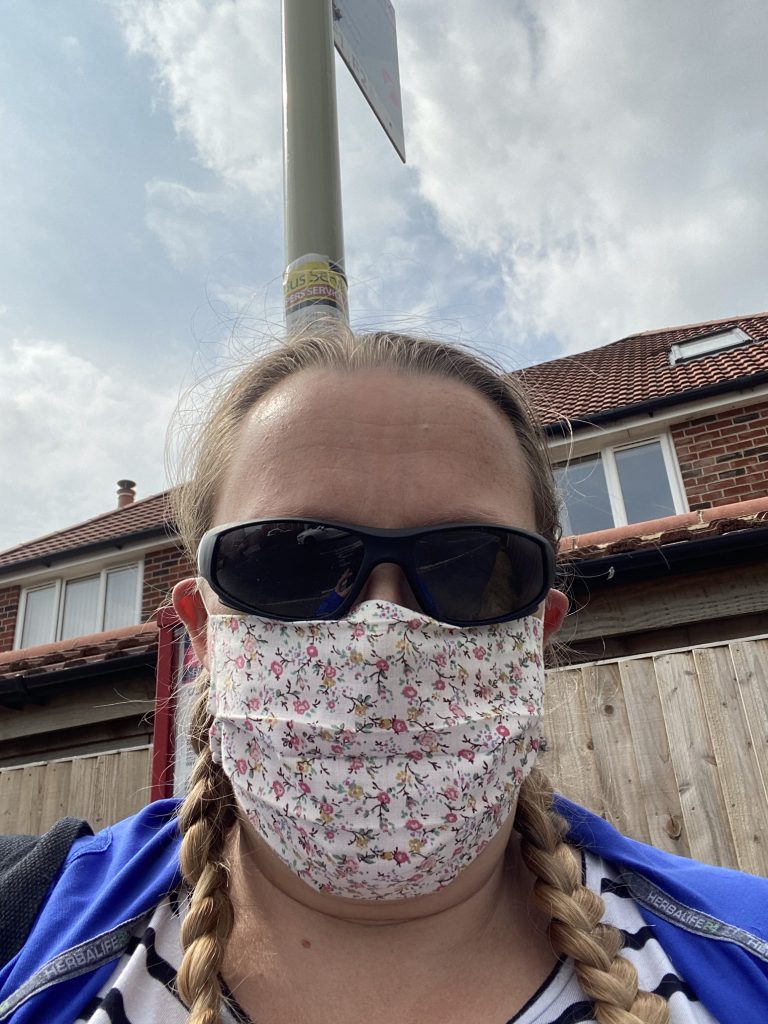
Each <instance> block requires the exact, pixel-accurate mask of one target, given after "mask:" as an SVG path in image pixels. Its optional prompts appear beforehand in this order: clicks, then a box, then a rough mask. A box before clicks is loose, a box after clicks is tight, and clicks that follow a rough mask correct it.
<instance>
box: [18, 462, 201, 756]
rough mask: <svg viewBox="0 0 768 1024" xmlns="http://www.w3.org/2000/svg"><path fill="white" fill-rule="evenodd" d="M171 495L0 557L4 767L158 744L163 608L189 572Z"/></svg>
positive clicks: (129, 490) (123, 488)
mask: <svg viewBox="0 0 768 1024" xmlns="http://www.w3.org/2000/svg"><path fill="white" fill-rule="evenodd" d="M167 520H168V515H167V503H166V495H164V494H158V495H155V496H153V497H150V498H146V499H144V500H142V501H136V500H135V491H134V485H133V483H132V482H131V481H120V490H119V491H118V507H117V508H116V509H113V510H112V511H110V512H106V513H104V514H103V515H100V516H96V517H94V518H93V519H89V520H87V521H86V522H84V523H80V524H78V525H76V526H73V527H68V528H67V529H64V530H59V531H57V532H56V533H52V534H49V535H48V536H46V537H41V538H39V539H38V540H34V541H31V542H30V543H26V544H21V545H19V546H17V547H14V548H11V549H10V550H7V551H4V552H2V553H0V738H2V743H1V744H0V768H2V767H7V766H12V765H16V764H23V763H28V762H31V761H47V760H51V759H55V758H62V757H69V756H72V755H79V754H89V753H96V752H98V751H101V750H116V749H117V750H119V749H123V748H129V747H135V746H140V745H146V744H149V743H150V742H151V739H152V712H153V710H154V699H155V669H156V662H157V655H158V627H157V624H156V621H155V616H156V612H157V610H158V607H159V606H160V605H161V604H163V603H164V602H166V601H167V598H168V595H169V592H170V589H171V587H172V586H173V584H174V583H175V582H176V581H177V580H179V579H181V578H183V577H184V576H186V575H188V574H189V566H188V564H187V562H186V559H185V557H184V555H183V554H182V552H181V551H180V549H179V547H178V544H177V542H176V540H175V538H174V536H173V533H172V531H169V528H168V525H167Z"/></svg>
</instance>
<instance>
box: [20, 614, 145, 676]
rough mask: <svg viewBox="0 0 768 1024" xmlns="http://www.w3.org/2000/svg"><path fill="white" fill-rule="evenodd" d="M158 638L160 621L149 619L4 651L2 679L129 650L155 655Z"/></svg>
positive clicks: (77, 664)
mask: <svg viewBox="0 0 768 1024" xmlns="http://www.w3.org/2000/svg"><path fill="white" fill-rule="evenodd" d="M157 638H158V628H157V624H156V623H155V622H145V623H142V624H141V625H140V626H125V627H123V628H122V629H112V630H109V631H108V632H105V633H94V634H93V635H92V636H79V637H74V638H73V639H72V640H59V641H58V642H57V643H53V644H42V645H40V646H39V647H27V648H25V649H24V650H23V651H6V652H5V653H3V654H0V680H3V679H6V680H10V679H14V678H17V677H22V678H23V677H26V676H40V675H44V674H46V673H48V672H58V671H59V670H60V669H63V668H68V669H76V668H82V667H83V666H85V665H93V664H101V663H102V662H106V661H112V660H114V659H116V658H122V657H125V656H126V655H129V654H131V655H133V654H143V653H147V654H148V655H154V654H155V652H156V651H157Z"/></svg>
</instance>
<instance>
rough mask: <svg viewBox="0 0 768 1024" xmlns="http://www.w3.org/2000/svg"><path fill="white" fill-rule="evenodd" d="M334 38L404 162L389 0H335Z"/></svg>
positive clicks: (394, 45)
mask: <svg viewBox="0 0 768 1024" xmlns="http://www.w3.org/2000/svg"><path fill="white" fill-rule="evenodd" d="M333 39H334V42H335V44H336V49H337V50H338V51H339V53H340V54H341V56H342V57H343V59H344V63H345V64H346V65H347V67H348V68H349V70H350V71H351V72H352V77H353V78H354V79H355V81H356V82H357V84H358V85H359V86H360V88H361V90H362V92H363V95H364V96H365V98H366V99H367V100H368V103H369V104H370V105H371V109H372V110H373V112H374V114H375V115H376V117H377V118H378V119H379V121H380V123H381V126H382V128H383V129H384V131H385V132H386V133H387V135H388V136H389V138H390V141H391V143H392V145H393V146H394V147H395V149H396V150H397V152H398V155H399V156H400V159H401V160H402V161H403V163H405V134H404V132H403V108H402V104H401V100H400V69H399V67H398V62H397V29H396V26H395V9H394V7H393V6H392V4H391V3H390V0H333Z"/></svg>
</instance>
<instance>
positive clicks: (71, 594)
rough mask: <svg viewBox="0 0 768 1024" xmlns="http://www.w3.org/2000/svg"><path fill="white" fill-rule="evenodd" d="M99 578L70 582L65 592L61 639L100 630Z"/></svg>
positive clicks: (93, 577) (90, 577)
mask: <svg viewBox="0 0 768 1024" xmlns="http://www.w3.org/2000/svg"><path fill="white" fill-rule="evenodd" d="M98 602H99V577H98V576H89V577H88V578H87V579H84V580H70V582H69V583H67V584H65V590H64V618H63V620H62V623H61V639H62V640H69V638H70V637H73V636H87V635H88V634H89V633H95V632H96V631H97V630H98V629H99V614H98V611H99V609H98Z"/></svg>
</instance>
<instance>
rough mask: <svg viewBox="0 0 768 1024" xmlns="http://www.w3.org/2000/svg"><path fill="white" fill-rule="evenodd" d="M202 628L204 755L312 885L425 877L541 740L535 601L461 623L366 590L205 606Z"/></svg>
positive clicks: (439, 878)
mask: <svg viewBox="0 0 768 1024" xmlns="http://www.w3.org/2000/svg"><path fill="white" fill-rule="evenodd" d="M208 630H209V652H210V656H211V684H210V685H211V688H210V698H209V707H210V711H211V714H212V715H213V726H212V728H211V733H210V743H211V748H212V752H213V757H214V760H216V761H218V762H219V763H220V764H221V765H222V766H223V769H224V771H225V772H226V774H227V776H228V777H229V778H230V780H231V782H232V786H233V788H234V792H235V796H236V798H237V800H238V802H239V804H240V806H241V807H242V809H243V811H244V812H245V814H246V816H247V818H248V820H249V821H250V822H251V824H252V825H253V827H254V828H255V829H256V831H257V832H258V834H259V835H260V836H261V837H262V838H263V839H264V841H265V842H266V843H267V844H268V845H269V846H270V848H271V849H272V850H273V851H274V852H275V853H276V854H277V855H278V856H279V857H280V858H281V859H282V860H283V861H284V862H285V863H286V864H287V865H288V866H289V867H290V868H291V869H292V870H293V871H294V872H295V873H296V874H297V875H298V876H299V877H300V878H302V879H303V880H304V881H305V882H306V883H307V884H308V885H310V886H312V887H313V888H315V889H317V890H319V891H322V892H328V893H333V894H335V895H339V896H356V897H359V898H365V899H403V898H408V897H412V896H417V895H421V894H424V893H428V892H433V891H435V890H437V889H439V888H441V887H443V886H445V885H447V884H448V883H449V882H451V881H452V880H453V879H454V878H455V877H456V876H457V875H458V873H459V872H460V871H461V870H462V869H463V868H464V867H466V866H467V865H468V864H469V863H471V861H473V860H474V858H475V857H477V856H478V854H479V853H480V852H481V851H482V850H483V849H484V848H485V846H486V845H487V844H488V842H489V841H490V839H492V838H493V836H494V835H495V834H496V832H497V831H498V829H499V828H500V827H501V825H502V823H503V822H504V820H505V819H506V817H507V816H508V814H509V813H510V811H511V810H512V807H513V806H514V803H515V800H516V796H517V793H518V791H519V788H520V785H521V783H522V781H523V779H524V778H525V777H526V775H527V774H528V773H529V772H530V770H531V768H532V766H533V763H534V760H535V757H536V751H537V749H538V746H539V737H540V728H541V717H542V703H543V690H544V669H543V661H542V654H541V648H542V632H541V630H542V626H541V620H540V619H538V618H536V617H535V616H529V617H527V618H524V619H518V620H516V621H513V622H504V623H498V624H495V625H490V626H476V627H469V628H466V627H464V628H462V627H458V626H451V625H446V624H444V623H441V622H437V621H436V620H435V619H431V618H429V617H428V616H426V615H422V614H418V613H415V612H413V611H410V610H408V609H407V608H402V607H400V606H398V605H395V604H390V603H387V602H382V601H366V602H363V603H362V604H361V605H359V606H358V607H357V608H356V609H355V610H354V611H353V612H352V613H351V614H350V615H349V616H348V617H347V618H345V619H341V620H338V621H328V620H322V621H312V622H307V621H304V622H282V621H276V620H270V619H263V618H259V617H257V616H250V615H245V616H240V615H237V616H230V615H214V616H211V617H210V618H209V623H208Z"/></svg>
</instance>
